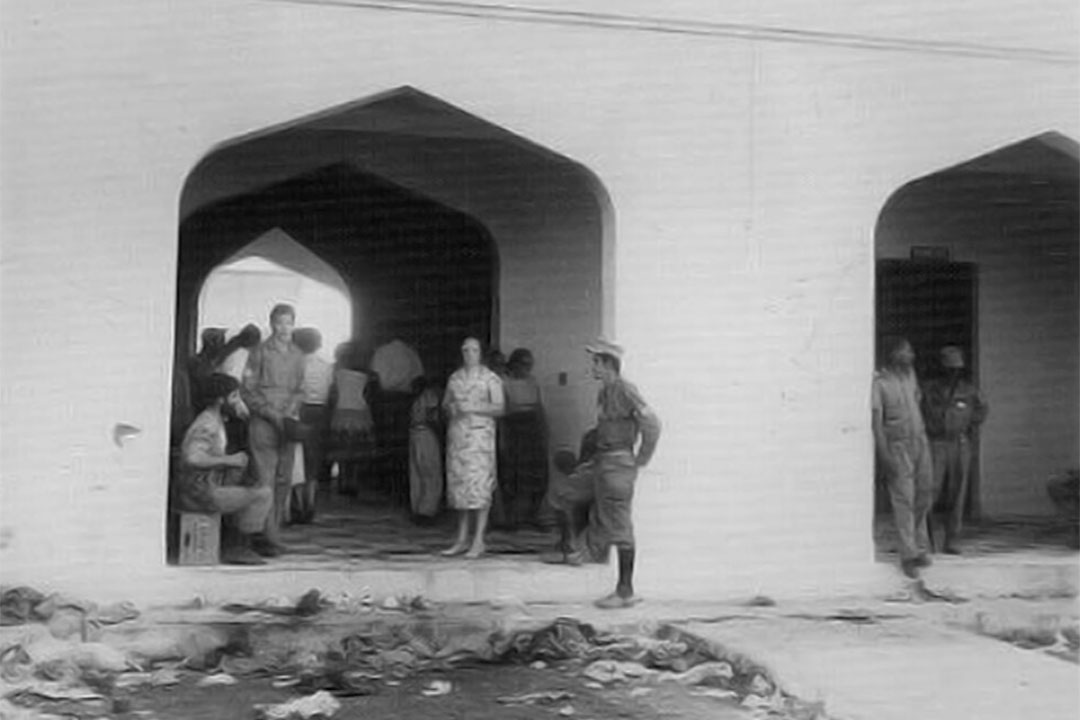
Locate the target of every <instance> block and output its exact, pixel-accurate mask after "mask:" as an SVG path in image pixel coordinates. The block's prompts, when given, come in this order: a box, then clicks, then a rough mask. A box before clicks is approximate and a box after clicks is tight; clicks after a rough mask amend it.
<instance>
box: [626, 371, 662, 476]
mask: <svg viewBox="0 0 1080 720" xmlns="http://www.w3.org/2000/svg"><path fill="white" fill-rule="evenodd" d="M624 389H625V390H626V398H627V400H629V401H630V405H631V406H632V407H633V408H634V411H633V412H634V419H635V420H637V424H638V430H639V431H640V432H641V447H640V448H638V453H637V464H638V465H641V466H645V465H648V464H649V461H650V460H652V456H653V453H655V452H656V446H657V444H658V443H659V442H660V430H661V424H660V418H659V417H658V416H657V414H656V413H655V412H653V410H652V408H650V407H649V405H648V404H647V403H646V402H645V398H643V397H642V396H641V392H640V391H638V389H637V387H635V386H634V385H631V384H630V383H626V384H625V386H624Z"/></svg>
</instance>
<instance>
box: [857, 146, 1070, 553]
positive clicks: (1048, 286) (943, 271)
mask: <svg viewBox="0 0 1080 720" xmlns="http://www.w3.org/2000/svg"><path fill="white" fill-rule="evenodd" d="M1077 158H1078V153H1077V144H1076V143H1075V142H1074V141H1073V140H1071V139H1069V138H1066V137H1064V136H1062V135H1060V134H1058V133H1053V132H1048V133H1044V134H1042V135H1038V136H1036V137H1032V138H1029V139H1027V140H1023V141H1021V142H1017V143H1014V144H1011V145H1008V146H1005V147H1002V148H1000V149H997V150H994V151H992V152H989V153H986V154H984V155H981V156H979V157H977V158H974V159H972V160H970V161H968V162H965V163H962V164H960V165H957V166H954V167H950V168H946V169H943V170H940V171H938V172H934V173H932V174H930V175H927V176H925V177H922V178H918V179H916V180H913V181H911V182H909V183H907V184H906V185H904V186H903V187H901V188H900V189H898V190H897V191H896V192H895V193H894V194H893V195H892V197H890V199H889V201H888V202H887V203H886V205H885V207H884V209H883V210H882V212H881V215H880V217H879V220H878V224H877V230H876V237H875V243H876V247H875V250H876V258H877V299H876V303H877V332H878V336H879V338H880V337H881V336H883V335H889V334H893V335H897V334H898V335H904V336H907V337H909V338H910V339H911V341H912V344H913V346H914V349H915V352H916V355H917V361H916V370H917V372H918V374H919V376H920V378H922V379H927V378H930V377H932V376H933V375H934V374H935V373H936V372H938V371H939V367H938V362H937V356H938V351H939V350H940V348H941V347H942V346H943V345H946V344H953V345H959V346H960V347H961V348H962V349H963V350H964V352H965V354H966V356H967V358H968V368H969V370H970V373H971V376H972V379H973V380H974V382H975V383H976V384H977V385H978V386H979V387H980V388H981V390H982V392H983V394H984V395H985V396H986V397H987V399H988V401H989V405H990V408H991V410H990V415H989V418H988V420H987V421H986V423H985V424H984V425H983V426H982V428H981V429H980V430H979V431H978V432H975V433H973V434H972V440H973V443H974V444H975V446H976V449H975V451H974V453H973V455H974V460H973V465H972V472H971V475H970V485H969V489H970V492H969V493H968V498H969V499H968V503H967V506H966V517H967V518H968V520H969V528H970V529H971V530H972V532H973V533H975V534H976V535H977V534H978V526H977V525H973V524H971V523H970V521H977V520H978V519H979V518H982V519H983V520H984V525H985V526H987V527H989V526H991V525H992V523H991V521H993V520H995V519H996V520H1003V519H1006V518H1017V517H1022V518H1042V521H1040V523H1037V524H1042V525H1044V526H1045V525H1046V523H1048V522H1052V521H1051V520H1050V519H1051V518H1052V517H1053V516H1054V513H1055V509H1054V506H1053V504H1052V503H1051V501H1050V498H1049V496H1048V494H1047V490H1046V482H1047V480H1048V479H1049V478H1051V477H1052V476H1054V475H1055V474H1057V473H1060V472H1061V471H1063V470H1067V469H1069V468H1075V467H1076V466H1077V465H1078V464H1080V459H1078V457H1077V453H1078V448H1077V443H1076V438H1077V437H1078V436H1080V377H1078V374H1080V369H1078V352H1077V348H1078V344H1080V337H1078V327H1080V290H1078V286H1080V278H1078V261H1080V245H1078V237H1080V220H1078V218H1080V207H1078V206H1080V162H1078V160H1077ZM883 495H884V493H879V501H878V503H877V511H878V514H879V516H886V514H887V511H888V507H889V506H888V502H887V500H886V499H884V497H883ZM971 545H972V546H973V547H975V548H977V547H978V540H977V538H974V539H973V542H972V543H971Z"/></svg>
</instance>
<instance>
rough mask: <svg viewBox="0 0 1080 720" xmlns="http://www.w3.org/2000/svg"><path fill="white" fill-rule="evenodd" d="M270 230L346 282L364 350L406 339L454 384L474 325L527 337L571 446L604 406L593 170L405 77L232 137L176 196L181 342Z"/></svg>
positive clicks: (602, 263)
mask: <svg viewBox="0 0 1080 720" xmlns="http://www.w3.org/2000/svg"><path fill="white" fill-rule="evenodd" d="M273 229H277V230H278V231H280V232H283V233H286V234H287V235H288V236H289V237H290V238H291V239H292V240H293V241H295V243H296V244H297V245H299V246H301V247H302V248H304V249H305V250H306V251H308V252H310V253H312V254H313V255H314V256H316V257H317V258H319V259H320V260H321V261H322V262H325V263H326V264H327V265H328V266H330V267H331V268H332V269H333V270H334V271H335V272H336V273H337V274H339V275H340V277H341V278H342V279H343V281H344V283H345V285H346V288H347V291H348V293H349V294H350V295H351V298H352V305H353V307H352V310H353V323H352V328H351V330H352V336H353V339H355V340H356V341H358V342H359V343H360V344H361V345H362V346H363V347H364V350H365V352H370V351H372V350H374V349H375V348H376V347H377V346H380V345H382V344H384V343H387V342H388V341H390V340H392V339H395V338H398V339H402V340H404V341H406V343H408V344H409V345H411V346H413V347H414V348H415V349H416V350H417V352H418V353H419V355H420V357H421V359H422V361H423V364H424V366H425V370H426V371H427V372H428V373H429V374H431V375H434V376H436V377H437V378H439V379H445V378H446V377H447V376H448V375H449V373H450V372H451V371H452V370H453V369H454V368H455V367H456V366H457V364H458V362H459V357H460V356H459V348H460V343H461V340H462V338H464V337H465V336H466V335H476V336H479V337H480V338H481V339H483V340H486V341H488V342H490V343H491V344H492V345H497V346H499V347H500V349H502V350H503V351H504V352H505V353H506V354H509V352H510V351H511V350H512V349H514V348H516V347H528V348H530V349H531V350H532V351H533V353H534V355H535V357H536V376H537V379H538V381H539V383H540V385H541V388H542V390H543V392H544V395H545V401H546V404H547V408H548V412H549V416H550V421H551V426H552V428H553V429H554V431H553V434H552V438H551V439H552V444H559V445H572V446H576V445H577V443H578V440H579V438H580V435H581V433H582V432H583V431H584V429H585V428H586V427H587V426H588V424H589V423H590V422H591V420H592V418H591V414H592V412H593V408H592V407H591V403H590V402H589V401H588V397H589V394H588V392H587V391H586V390H585V388H584V386H585V385H586V383H587V382H588V378H587V373H586V370H585V362H584V358H583V354H582V351H581V348H582V347H583V346H584V345H585V344H586V342H587V341H588V340H589V339H590V338H592V337H595V336H596V335H598V334H600V333H601V332H602V331H603V330H605V329H610V319H609V318H610V314H611V308H610V306H609V305H605V303H604V298H605V297H609V296H610V293H611V287H610V283H611V278H612V268H611V265H612V258H613V253H612V252H611V248H610V246H609V243H610V239H611V233H612V230H611V211H610V207H609V206H608V204H607V199H606V195H605V193H604V192H603V189H602V187H601V186H600V185H599V182H598V181H597V179H596V178H595V176H594V175H593V174H592V173H590V172H589V171H588V170H587V169H586V168H584V167H582V166H581V165H579V164H577V163H575V162H573V161H571V160H569V159H567V158H565V157H562V156H560V155H558V154H557V153H554V152H552V151H551V150H548V149H546V148H543V147H541V146H539V145H536V144H534V143H532V142H530V141H528V140H526V139H524V138H521V137H519V136H516V135H514V134H513V133H511V132H509V131H507V130H505V129H503V128H501V127H499V126H497V125H495V124H492V123H490V122H488V121H486V120H483V119H481V118H477V117H475V116H472V115H470V114H468V113H466V112H464V111H462V110H460V109H458V108H456V107H453V106H452V105H449V104H447V103H445V102H443V101H441V100H439V99H436V98H433V97H431V96H429V95H426V94H424V93H421V92H419V91H417V90H414V89H411V88H402V89H400V90H396V91H393V92H390V93H387V94H385V95H381V96H377V97H373V98H369V99H366V100H362V101H358V102H355V103H349V104H347V105H344V106H341V107H338V108H332V109H330V110H327V111H325V112H322V113H318V114H316V115H314V116H310V117H308V118H303V119H300V120H297V121H294V122H290V123H287V124H285V125H283V126H277V127H272V128H268V129H266V130H263V131H259V132H257V133H255V134H253V135H250V136H247V137H244V138H240V139H238V140H235V141H230V142H227V143H225V144H224V145H222V146H221V147H219V148H217V149H215V150H214V151H213V152H212V153H210V154H209V155H208V156H207V157H206V158H204V159H203V160H202V161H201V162H200V163H199V164H198V166H196V168H195V169H193V171H192V173H191V175H190V176H189V178H188V181H187V183H186V185H185V188H184V193H183V196H182V199H181V226H180V262H179V281H178V292H177V350H178V354H183V353H188V352H191V351H192V350H193V349H194V340H195V330H196V327H197V325H198V321H197V316H196V299H197V293H198V288H199V287H201V286H202V284H203V283H204V281H205V280H206V278H207V274H208V273H209V272H210V271H211V269H212V268H214V267H217V266H219V265H220V264H221V263H222V262H225V261H226V260H227V259H228V258H230V257H232V256H233V255H234V253H236V252H237V251H238V250H239V249H240V248H241V247H242V246H243V245H244V244H245V243H248V242H250V241H251V238H253V237H258V236H259V235H260V234H261V233H265V232H267V231H270V230H273ZM298 312H299V317H298V324H299V325H304V324H306V322H305V320H304V315H303V314H304V310H303V308H302V307H299V308H298ZM605 318H608V319H605ZM406 407H407V406H406ZM395 482H396V486H397V487H398V488H399V489H400V488H401V487H402V479H401V478H398V480H397V481H395ZM391 484H393V483H391Z"/></svg>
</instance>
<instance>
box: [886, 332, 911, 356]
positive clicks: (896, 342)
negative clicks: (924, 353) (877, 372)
mask: <svg viewBox="0 0 1080 720" xmlns="http://www.w3.org/2000/svg"><path fill="white" fill-rule="evenodd" d="M910 344H911V343H910V342H909V341H908V339H907V338H906V337H904V336H903V335H886V336H885V337H883V338H882V339H881V346H880V348H879V350H880V353H881V362H883V363H888V362H891V361H892V358H893V355H895V354H896V353H897V351H898V350H900V348H902V347H904V346H905V345H910Z"/></svg>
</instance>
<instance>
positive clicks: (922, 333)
mask: <svg viewBox="0 0 1080 720" xmlns="http://www.w3.org/2000/svg"><path fill="white" fill-rule="evenodd" d="M876 287H877V294H876V307H875V312H876V318H877V340H878V342H877V343H876V346H877V347H880V346H881V339H882V338H884V337H887V336H890V335H894V336H897V335H898V336H901V337H905V338H907V339H908V341H909V342H910V343H911V346H912V348H913V349H914V350H915V372H916V375H917V376H918V378H919V379H920V381H925V380H929V379H931V378H933V377H935V376H937V375H938V374H939V373H940V367H939V363H938V353H939V351H940V349H941V348H942V347H944V346H946V345H956V346H958V347H960V349H961V350H963V351H964V358H965V360H966V362H967V371H968V373H969V374H970V377H971V379H972V380H973V381H974V382H975V383H976V384H978V369H979V357H978V347H979V345H978V341H977V337H976V335H977V332H978V322H977V317H978V275H977V268H976V266H975V263H970V262H948V261H931V260H891V259H886V260H879V261H878V262H877V272H876ZM882 361H883V358H877V364H878V365H879V366H880V364H881V362H882ZM974 441H975V450H974V462H973V467H972V470H971V485H970V486H969V492H968V494H967V500H968V502H967V507H966V508H965V514H966V515H967V517H969V518H971V517H974V516H977V514H978V508H979V501H978V498H979V481H978V478H979V473H978V463H977V459H978V456H979V452H978V438H977V437H975V438H974ZM874 490H875V492H874V498H875V499H874V508H875V513H876V514H882V513H888V512H889V499H888V493H887V492H885V490H884V488H883V487H882V483H881V481H880V478H879V481H878V482H876V483H875V486H874Z"/></svg>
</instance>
